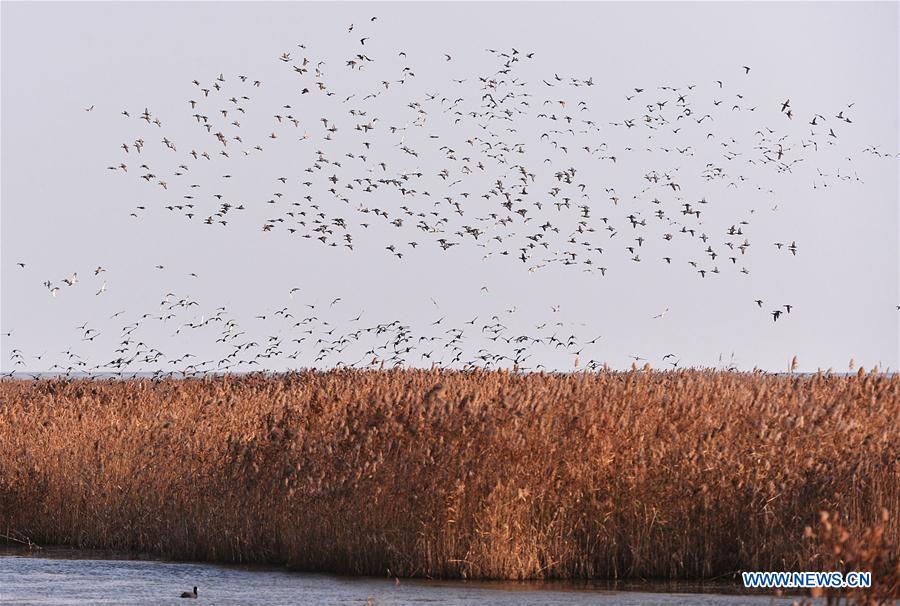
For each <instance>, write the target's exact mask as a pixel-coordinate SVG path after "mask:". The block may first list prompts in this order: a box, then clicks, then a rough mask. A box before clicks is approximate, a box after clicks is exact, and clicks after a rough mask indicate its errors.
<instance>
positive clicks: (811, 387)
mask: <svg viewBox="0 0 900 606" xmlns="http://www.w3.org/2000/svg"><path fill="white" fill-rule="evenodd" d="M898 444H900V377H897V376H887V375H881V374H865V373H864V372H863V371H860V372H859V373H858V374H857V375H851V376H832V375H828V374H817V375H812V376H775V375H766V374H761V373H734V372H716V371H703V370H685V371H679V372H654V371H649V370H642V371H632V372H625V373H614V372H600V373H577V374H568V375H548V374H516V373H511V372H504V371H493V372H488V371H476V372H452V371H441V370H430V371H427V370H402V371H401V370H397V371H386V370H385V371H356V370H336V371H331V372H321V373H320V372H300V373H292V374H287V375H279V376H262V375H251V376H243V377H236V376H228V377H217V378H203V379H189V380H163V381H159V382H153V381H150V380H131V381H101V380H52V381H47V380H43V381H38V382H28V381H14V380H6V381H2V382H0V532H2V533H5V534H6V536H16V537H27V538H28V539H29V540H31V541H34V542H36V543H38V544H57V545H58V544H62V545H70V546H74V547H79V548H106V549H115V550H127V551H133V552H142V553H151V554H156V555H159V556H163V557H167V558H175V559H191V560H210V561H225V562H256V563H277V564H287V565H289V566H292V567H296V568H300V569H305V570H327V571H337V572H345V573H357V574H359V573H364V574H373V575H384V574H391V575H399V576H413V575H416V576H432V577H468V578H506V579H524V578H545V579H546V578H600V577H603V578H618V579H623V578H635V577H638V578H659V579H699V578H713V577H720V576H723V575H730V574H733V573H734V572H735V571H738V570H814V569H821V568H822V567H823V566H825V565H827V562H826V561H825V560H823V558H822V553H821V550H820V549H819V548H817V546H816V542H815V541H811V540H810V539H809V538H808V537H807V538H806V539H804V529H805V528H806V527H807V526H816V524H817V522H818V521H819V515H820V514H819V512H820V511H822V510H828V511H839V512H841V518H840V520H841V524H842V527H841V528H842V529H845V530H846V531H847V532H848V533H857V534H862V533H863V531H864V530H863V529H864V528H866V527H869V526H875V525H879V524H880V526H879V528H881V530H880V531H879V532H880V533H881V534H880V535H879V540H883V541H885V542H887V543H886V544H888V543H889V544H891V545H897V544H898V540H897V539H898V533H900V525H898V520H900V500H898V497H900V459H898V452H900V450H898ZM883 510H886V511H887V512H888V517H887V518H886V520H887V521H884V520H883V518H882V513H883ZM894 557H896V554H894Z"/></svg>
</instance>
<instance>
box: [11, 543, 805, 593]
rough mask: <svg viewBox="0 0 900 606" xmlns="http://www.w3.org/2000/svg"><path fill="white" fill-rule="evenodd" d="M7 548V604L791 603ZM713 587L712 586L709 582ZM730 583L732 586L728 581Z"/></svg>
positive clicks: (683, 591) (563, 585)
mask: <svg viewBox="0 0 900 606" xmlns="http://www.w3.org/2000/svg"><path fill="white" fill-rule="evenodd" d="M59 555H61V554H50V557H48V555H47V554H44V553H42V554H41V555H21V554H10V553H9V552H6V553H5V554H3V553H0V603H2V604H41V605H47V604H139V605H146V606H150V605H154V606H155V605H165V604H181V605H184V604H186V603H187V604H193V603H195V602H193V601H191V602H187V601H186V600H182V599H180V598H179V595H180V594H181V592H182V591H186V590H188V591H189V590H190V589H191V588H192V587H193V586H194V585H197V586H198V587H199V590H198V593H199V598H198V599H197V601H196V603H201V604H241V605H254V604H265V605H268V606H275V605H282V604H284V605H287V604H361V605H364V604H371V605H373V606H374V605H385V606H387V605H391V606H398V605H407V604H409V605H413V604H425V605H428V606H467V605H470V604H492V605H497V606H513V605H515V606H522V605H533V606H544V605H546V606H550V605H562V606H576V605H577V606H585V605H588V604H599V605H613V604H616V605H622V606H651V605H654V604H661V605H674V604H677V605H688V604H696V605H698V606H737V605H739V604H751V605H760V606H762V605H765V604H791V602H792V601H793V600H791V599H790V598H779V599H775V598H769V597H762V596H748V595H736V594H731V595H728V594H715V593H689V591H690V589H686V588H681V589H679V590H678V591H679V592H668V593H651V592H649V591H647V590H644V591H609V590H600V589H596V588H591V587H581V586H574V585H566V584H519V583H472V582H462V581H444V582H441V581H424V580H410V581H401V582H400V584H399V585H398V584H396V583H395V582H394V581H392V580H390V579H378V578H356V577H340V576H331V575H322V574H307V573H293V572H286V571H283V570H277V569H266V568H256V567H249V568H243V567H237V566H217V565H211V564H186V563H172V562H158V561H147V560H115V559H95V558H85V557H84V556H85V554H79V553H78V552H76V554H75V557H72V554H71V553H70V554H68V555H67V556H66V557H58V556H59ZM705 590H706V591H709V589H708V588H706V589H705ZM723 590H724V588H723Z"/></svg>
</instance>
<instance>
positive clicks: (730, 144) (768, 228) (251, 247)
mask: <svg viewBox="0 0 900 606" xmlns="http://www.w3.org/2000/svg"><path fill="white" fill-rule="evenodd" d="M898 7H900V5H898V4H897V3H894V2H877V3H865V2H852V3H851V2H821V3H820V2H799V3H780V2H778V3H776V2H771V3H768V2H765V3H737V2H701V3H681V2H669V3H654V2H639V3H628V4H626V3H589V2H579V3H541V2H535V3H517V2H502V3H432V2H421V3H419V2H415V3H414V2H409V3H380V2H366V3H327V4H325V3H288V2H283V3H243V2H229V3H217V2H203V3H191V2H185V3H177V4H175V3H161V2H160V3H130V2H128V3H126V2H104V3H80V2H66V3H51V2H30V3H23V2H4V3H2V5H0V10H2V71H0V74H2V87H0V88H2V90H0V128H2V147H0V176H2V179H0V238H2V242H0V328H2V336H0V370H2V371H4V372H9V371H34V372H38V371H48V370H63V369H67V368H71V369H74V370H89V369H92V370H110V369H119V370H122V369H126V370H129V371H139V370H140V371H153V370H157V369H163V370H167V371H172V370H180V369H183V368H185V367H189V366H192V365H193V369H194V370H206V371H211V370H217V371H224V370H255V369H268V370H286V369H290V368H299V367H304V366H317V367H332V366H336V365H357V366H366V365H382V364H388V365H398V364H399V365H411V366H429V365H430V364H431V363H439V364H442V365H448V366H454V367H462V366H463V365H464V364H465V363H466V362H471V363H473V364H474V363H478V364H480V365H488V366H492V367H496V366H504V367H511V366H513V365H514V364H515V365H516V366H517V367H519V368H522V369H528V370H534V369H544V368H546V369H552V370H574V369H584V368H593V367H596V366H598V365H600V364H603V363H606V364H608V365H609V366H610V367H613V368H627V367H630V366H631V364H632V363H633V362H637V363H638V364H639V365H640V364H643V363H644V362H648V363H650V364H651V365H652V366H653V367H655V368H671V367H673V366H674V365H675V364H677V365H678V367H688V366H707V367H733V368H738V369H752V368H761V369H765V370H770V371H779V372H781V371H785V370H787V369H788V368H789V365H790V363H791V360H792V358H793V357H794V356H796V357H797V361H798V364H799V369H800V370H805V371H814V370H816V369H820V368H821V369H826V368H833V369H834V370H837V371H844V370H848V368H849V364H850V361H851V360H853V363H854V364H855V365H856V366H865V367H867V368H871V367H872V366H875V365H878V366H879V367H880V368H882V369H885V368H889V369H893V370H896V369H897V367H898V365H900V346H898V338H900V323H898V318H900V311H898V305H900V251H898V241H900V240H898V228H900V212H898V200H900V189H898V187H900V185H898V184H900V179H898V162H900V158H898V155H897V154H898V152H900V139H898V136H900V135H898V133H900V111H898V110H900V101H898V99H900V85H898V81H900V77H898V74H900V65H898V57H900V52H898V47H900V44H898V32H900V27H898V25H900V23H898V17H900V11H898ZM373 17H377V19H376V20H374V21H373V20H372V18H373ZM351 24H352V25H353V29H352V30H350V26H351ZM362 38H366V40H365V42H361V39H362ZM301 45H302V46H301ZM492 51H493V52H492ZM401 53H404V54H401ZM358 55H362V56H363V57H362V58H360V57H358ZM529 55H530V56H529ZM304 59H306V62H305V63H304ZM511 59H515V60H514V61H512V62H510V61H511ZM348 62H352V63H348ZM745 66H746V67H749V68H750V69H749V72H748V71H747V70H746V68H745ZM298 70H299V71H298ZM317 72H318V73H317ZM240 76H246V79H245V80H242V79H241V78H240ZM194 80H196V81H197V82H198V84H194V83H193V81H194ZM256 81H258V82H259V85H258V86H256V85H254V82H256ZM385 82H386V83H387V84H385ZM319 83H321V85H322V86H320V85H319ZM215 85H219V89H216V88H215ZM203 89H207V90H208V91H209V92H208V93H204V92H203ZM304 89H307V90H308V92H306V93H304V92H302V91H303V90H304ZM191 100H193V101H194V102H195V103H194V107H192V105H191V104H190V101H191ZM785 101H788V102H789V103H788V105H787V108H784V107H783V104H784V102H785ZM286 106H289V107H286ZM89 108H92V109H90V111H87V110H88V109H89ZM238 108H240V109H238ZM145 109H146V110H147V111H148V114H147V115H148V117H149V118H150V119H149V120H143V119H141V115H142V113H143V112H144V111H145ZM221 110H225V113H224V114H223V113H222V111H221ZM787 110H790V112H791V115H790V117H789V116H788V115H787ZM123 112H128V114H129V115H128V116H125V115H123ZM195 115H197V116H203V117H201V118H197V117H195ZM276 116H279V117H280V119H279V118H278V117H276ZM288 116H290V117H291V118H293V119H294V120H296V121H297V124H296V125H294V124H293V123H292V122H291V118H289V117H288ZM704 116H707V117H705V118H704ZM817 116H818V117H817ZM323 118H324V119H325V121H323ZM153 120H159V122H160V124H159V125H157V124H155V123H154V122H153ZM204 120H206V122H205V123H204V122H203V121H204ZM698 120H699V122H698ZM847 120H849V122H848V121H847ZM812 121H815V122H816V124H811V122H812ZM235 122H237V123H238V125H237V126H236V125H235ZM205 124H208V125H210V129H209V130H208V131H207V129H206V128H205ZM363 126H365V127H366V129H363V128H362V127H363ZM369 127H371V128H370V129H369ZM329 129H336V130H329ZM570 129H571V130H570ZM216 132H220V133H223V138H225V139H226V140H227V145H223V144H222V143H221V142H220V141H219V140H217V138H216V137H215V136H214V135H215V133H216ZM272 135H275V136H274V138H273V137H272ZM234 137H239V138H240V140H238V139H235V138H234ZM164 139H165V140H166V141H168V142H169V145H167V144H166V143H164ZM136 140H141V141H143V145H140V147H141V150H140V152H138V151H137V150H136V149H135V145H134V142H135V141H136ZM123 143H124V144H125V145H127V146H128V151H125V150H124V149H123V148H122V145H123ZM191 150H193V151H196V152H197V153H198V154H202V153H203V152H204V151H206V152H207V153H209V155H210V159H209V160H207V159H205V158H203V157H202V155H201V156H199V157H198V158H194V157H193V156H192V155H191V153H190V152H191ZM222 151H225V152H226V153H228V154H229V155H228V157H225V156H223V155H221V153H220V152H222ZM320 152H321V153H320ZM613 157H614V158H615V160H613V159H612V158H613ZM381 162H384V167H382V166H380V163H381ZM123 164H124V165H125V166H126V168H127V170H126V169H123V168H121V165H123ZM141 164H143V165H144V166H146V167H147V168H141V167H140V165H141ZM479 164H480V165H481V166H480V167H479ZM110 167H112V168H110ZM570 170H575V172H574V173H569V172H568V171H570ZM443 171H446V172H443ZM142 175H143V176H148V178H147V179H143V178H142ZM149 175H152V176H149ZM225 175H229V176H228V177H226V176H225ZM419 175H421V176H419ZM329 177H333V178H335V179H337V181H336V182H332V181H330V180H329ZM279 178H283V179H284V180H283V181H279ZM354 179H358V181H354ZM365 179H371V180H374V182H375V183H376V185H377V187H374V188H373V187H371V183H372V181H369V182H368V183H369V185H370V186H369V188H368V189H369V191H366V184H367V181H365ZM379 179H381V180H382V181H378V180H379ZM161 181H162V182H163V183H164V184H165V186H163V184H161V183H160V182H161ZM384 181H393V182H392V183H391V182H389V183H385V182H384ZM304 183H310V185H305V184H304ZM498 184H499V185H498ZM348 185H349V186H352V189H351V188H348ZM192 186H196V187H192ZM523 188H524V189H523ZM330 189H334V190H335V191H334V192H331V191H329V190H330ZM554 189H555V190H556V191H555V192H554ZM426 192H427V193H426ZM464 193H465V194H466V195H465V196H464V195H463V194H464ZM186 196H190V197H186ZM216 196H218V197H216ZM448 198H449V199H448ZM566 199H568V200H566ZM504 201H509V202H511V205H510V207H509V208H507V207H504V206H503V202H504ZM223 202H226V203H228V204H229V205H230V208H229V210H228V212H227V213H226V215H227V216H225V215H221V211H220V205H221V204H222V203H223ZM564 202H567V203H568V206H564V205H563V206H557V203H560V204H562V203H564ZM187 204H193V206H192V207H186V206H185V205H187ZM684 204H688V205H689V206H688V207H685V206H684ZM313 205H315V206H313ZM177 206H181V208H177ZM238 206H243V207H244V208H243V209H241V210H236V207H238ZM167 207H172V208H171V209H169V208H167ZM374 209H378V213H376V212H374ZM686 209H689V210H690V211H695V210H700V211H701V212H702V214H701V215H700V216H699V217H697V216H695V215H693V214H684V213H683V212H682V211H683V210H686ZM517 211H521V213H522V214H520V213H519V212H517ZM217 212H219V213H220V215H216V213H217ZM289 213H293V214H289ZM300 213H306V214H305V215H301V214H300ZM317 213H322V214H321V216H318V215H317ZM379 213H382V214H379ZM431 213H435V214H431ZM657 213H662V214H661V216H660V215H658V214H657ZM188 214H190V215H191V216H187V215H188ZM208 217H210V218H211V222H212V224H206V223H204V220H206V219H207V218H208ZM629 217H631V219H630V218H629ZM222 220H224V221H225V222H226V224H225V225H222V224H221V223H220V222H219V221H222ZM299 221H303V222H304V223H305V224H299V223H298V222H299ZM315 221H319V223H315ZM396 222H399V224H396ZM423 223H424V226H425V228H424V229H421V228H420V227H417V225H422V224H423ZM363 224H365V225H363ZM265 226H268V227H265ZM542 226H545V227H542ZM289 227H290V228H291V229H295V231H294V232H290V231H288V228H289ZM316 227H318V228H321V230H320V231H315V229H314V228H316ZM579 227H580V231H579ZM683 230H692V232H691V231H683ZM738 230H739V231H738ZM476 231H477V233H475V232H476ZM304 235H307V236H310V237H304ZM667 235H668V236H669V238H668V239H667ZM348 236H349V238H350V239H349V240H348ZM494 236H496V237H497V239H493V238H494ZM319 237H322V238H323V239H324V241H322V240H319V239H318V238H319ZM639 238H640V242H639V241H638V239H639ZM702 238H706V239H705V240H704V239H702ZM439 239H444V240H445V242H450V243H451V246H450V247H449V248H447V249H446V250H445V249H444V248H443V247H442V246H440V244H439ZM745 241H747V242H749V246H747V247H746V249H745V250H744V252H743V253H742V252H740V250H739V247H740V245H741V243H742V242H745ZM410 242H416V246H415V247H413V246H412V245H410V244H409V243H410ZM348 243H349V244H350V246H352V250H351V248H350V246H347V244H348ZM775 243H781V244H782V245H783V246H781V247H780V248H779V247H777V246H776V244H775ZM791 243H794V244H795V245H796V248H795V252H794V253H792V252H791V250H789V248H788V247H789V246H790V244H791ZM729 244H730V246H729ZM388 246H391V247H393V250H390V249H387V248H386V247H388ZM628 247H631V248H632V249H633V250H628ZM599 250H602V252H599ZM398 252H399V253H400V254H401V255H402V258H400V257H398V256H397V255H396V254H395V253H398ZM504 253H508V254H504ZM523 253H524V254H523ZM710 253H711V254H710ZM712 255H715V258H713V256H712ZM521 257H524V259H523V258H521ZM635 257H637V258H638V259H640V260H636V259H635ZM666 257H668V259H669V261H666V260H665V258H666ZM729 257H734V260H733V261H732V260H731V259H729ZM586 261H589V262H586ZM19 263H24V264H25V267H21V266H20V265H19ZM601 267H602V268H603V269H602V271H601V269H600V268H601ZM97 268H103V271H101V272H100V273H98V274H96V275H95V270H96V269H97ZM741 269H744V270H745V271H744V272H741V271H740V270H741ZM714 270H716V271H714ZM701 272H702V273H701ZM73 274H77V282H75V283H74V285H71V286H70V285H68V284H66V283H65V282H64V279H66V278H69V277H71V276H72V275H73ZM192 274H193V275H192ZM46 282H49V284H50V285H49V286H47V285H46ZM104 285H105V286H104ZM57 288H58V290H53V289H57ZM295 289H296V290H295ZM53 293H55V296H54V294H53ZM757 300H760V301H762V303H761V304H758V303H756V301H757ZM786 306H790V311H789V312H788V309H787V307H786ZM773 311H780V312H781V314H780V315H779V317H778V319H777V321H776V320H773V315H772V312H773ZM115 314H119V315H115ZM114 315H115V317H112V316H114ZM357 318H358V319H357ZM467 322H471V323H470V324H467ZM448 331H449V332H448ZM457 331H462V332H457ZM348 335H349V336H348ZM407 348H408V351H404V350H407ZM116 350H120V351H116ZM398 350H399V352H400V353H398ZM517 350H518V351H517ZM188 354H189V355H188ZM229 354H230V357H228V356H229ZM424 354H429V355H427V356H426V355H424ZM186 356H187V357H186ZM479 356H481V357H480V358H479ZM116 360H118V361H119V363H120V364H119V365H118V366H116V365H113V366H110V365H109V363H110V362H113V361H116ZM123 360H127V364H125V365H124V366H123V365H122V364H123V362H122V361H123ZM251 360H252V363H250V361H251ZM202 362H207V363H206V364H205V365H204V364H201V363H202Z"/></svg>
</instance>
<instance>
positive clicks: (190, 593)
mask: <svg viewBox="0 0 900 606" xmlns="http://www.w3.org/2000/svg"><path fill="white" fill-rule="evenodd" d="M181 597H183V598H196V597H197V586H196V585H194V590H193V591H182V592H181Z"/></svg>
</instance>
